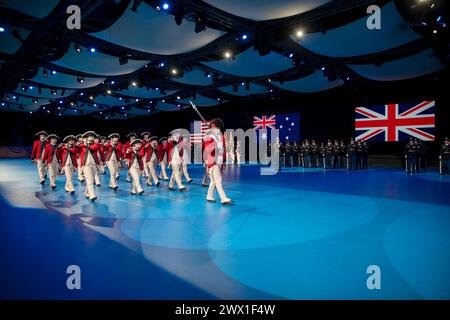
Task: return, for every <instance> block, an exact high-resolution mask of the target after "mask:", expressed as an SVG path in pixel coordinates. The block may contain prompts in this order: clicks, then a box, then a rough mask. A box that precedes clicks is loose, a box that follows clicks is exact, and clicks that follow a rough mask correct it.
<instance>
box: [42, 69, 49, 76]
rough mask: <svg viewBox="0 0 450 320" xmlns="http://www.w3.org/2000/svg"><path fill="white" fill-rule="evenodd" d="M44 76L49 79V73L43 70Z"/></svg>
mask: <svg viewBox="0 0 450 320" xmlns="http://www.w3.org/2000/svg"><path fill="white" fill-rule="evenodd" d="M42 74H43V75H44V77H46V78H47V77H48V71H47V70H46V69H43V70H42Z"/></svg>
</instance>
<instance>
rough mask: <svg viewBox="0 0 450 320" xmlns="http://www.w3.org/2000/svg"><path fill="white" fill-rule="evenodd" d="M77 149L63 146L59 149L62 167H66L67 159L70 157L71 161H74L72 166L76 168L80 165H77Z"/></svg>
mask: <svg viewBox="0 0 450 320" xmlns="http://www.w3.org/2000/svg"><path fill="white" fill-rule="evenodd" d="M77 154H78V151H77V147H75V146H73V147H70V148H67V147H66V146H61V147H60V148H58V156H59V159H60V160H61V165H62V166H64V165H66V162H67V157H68V156H70V160H72V165H73V166H74V167H75V168H76V167H77V165H78V163H77Z"/></svg>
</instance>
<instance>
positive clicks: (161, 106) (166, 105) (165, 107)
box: [156, 102, 180, 111]
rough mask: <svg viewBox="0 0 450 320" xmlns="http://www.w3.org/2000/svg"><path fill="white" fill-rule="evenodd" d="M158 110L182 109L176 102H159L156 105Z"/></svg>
mask: <svg viewBox="0 0 450 320" xmlns="http://www.w3.org/2000/svg"><path fill="white" fill-rule="evenodd" d="M156 110H159V111H178V110H180V107H178V106H177V105H175V104H170V103H167V102H159V103H158V105H157V106H156Z"/></svg>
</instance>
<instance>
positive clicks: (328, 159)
mask: <svg viewBox="0 0 450 320" xmlns="http://www.w3.org/2000/svg"><path fill="white" fill-rule="evenodd" d="M324 153H325V169H332V168H333V156H334V148H333V144H332V143H331V140H328V142H327V145H326V147H325V152H324Z"/></svg>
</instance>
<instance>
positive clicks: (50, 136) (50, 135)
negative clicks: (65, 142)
mask: <svg viewBox="0 0 450 320" xmlns="http://www.w3.org/2000/svg"><path fill="white" fill-rule="evenodd" d="M46 139H47V140H49V139H59V137H58V136H57V135H56V134H49V135H48V136H47V138H46Z"/></svg>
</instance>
